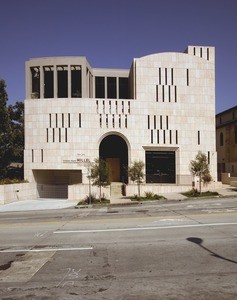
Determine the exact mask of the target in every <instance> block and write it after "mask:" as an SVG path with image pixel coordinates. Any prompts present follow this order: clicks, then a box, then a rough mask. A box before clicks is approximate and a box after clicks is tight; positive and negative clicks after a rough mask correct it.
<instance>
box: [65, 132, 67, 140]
mask: <svg viewBox="0 0 237 300" xmlns="http://www.w3.org/2000/svg"><path fill="white" fill-rule="evenodd" d="M65 142H66V143H67V128H65Z"/></svg>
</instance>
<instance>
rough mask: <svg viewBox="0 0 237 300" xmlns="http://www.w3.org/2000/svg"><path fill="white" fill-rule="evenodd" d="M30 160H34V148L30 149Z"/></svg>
mask: <svg viewBox="0 0 237 300" xmlns="http://www.w3.org/2000/svg"><path fill="white" fill-rule="evenodd" d="M31 162H34V150H33V149H32V150H31Z"/></svg>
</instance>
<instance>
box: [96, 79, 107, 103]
mask: <svg viewBox="0 0 237 300" xmlns="http://www.w3.org/2000/svg"><path fill="white" fill-rule="evenodd" d="M95 97H96V98H105V78H104V77H99V76H96V77H95Z"/></svg>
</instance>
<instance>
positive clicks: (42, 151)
mask: <svg viewBox="0 0 237 300" xmlns="http://www.w3.org/2000/svg"><path fill="white" fill-rule="evenodd" d="M41 162H44V150H43V149H41Z"/></svg>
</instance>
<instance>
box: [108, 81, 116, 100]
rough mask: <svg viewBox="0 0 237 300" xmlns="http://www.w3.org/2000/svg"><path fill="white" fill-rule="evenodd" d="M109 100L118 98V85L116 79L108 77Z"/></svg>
mask: <svg viewBox="0 0 237 300" xmlns="http://www.w3.org/2000/svg"><path fill="white" fill-rule="evenodd" d="M107 98H109V99H116V98H117V84H116V77H107Z"/></svg>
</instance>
